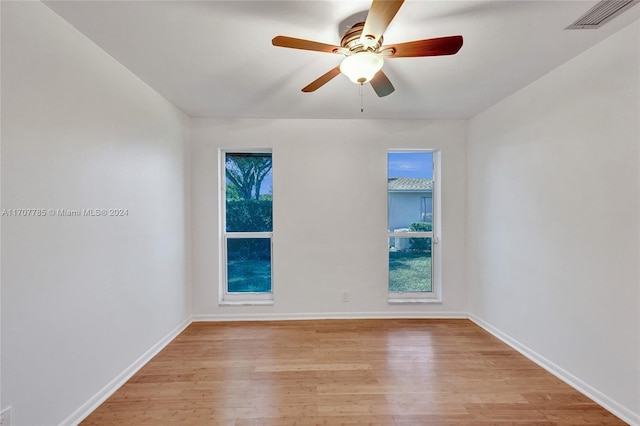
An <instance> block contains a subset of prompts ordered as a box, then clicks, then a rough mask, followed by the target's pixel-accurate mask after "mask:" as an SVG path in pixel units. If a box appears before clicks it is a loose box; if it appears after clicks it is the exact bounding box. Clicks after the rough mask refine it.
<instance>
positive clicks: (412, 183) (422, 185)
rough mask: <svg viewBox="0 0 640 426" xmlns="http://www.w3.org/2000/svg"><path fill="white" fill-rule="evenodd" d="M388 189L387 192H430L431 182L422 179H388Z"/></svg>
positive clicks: (431, 188)
mask: <svg viewBox="0 0 640 426" xmlns="http://www.w3.org/2000/svg"><path fill="white" fill-rule="evenodd" d="M388 188H389V191H431V190H433V181H432V180H431V179H423V178H408V177H390V178H389V179H388Z"/></svg>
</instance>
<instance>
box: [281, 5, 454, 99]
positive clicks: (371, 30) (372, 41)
mask: <svg viewBox="0 0 640 426" xmlns="http://www.w3.org/2000/svg"><path fill="white" fill-rule="evenodd" d="M402 3H404V0H373V2H372V3H371V7H370V8H369V13H368V14H367V18H366V20H365V22H358V23H356V24H355V25H353V26H352V27H351V28H350V29H349V30H347V31H346V33H345V34H344V36H343V37H342V40H341V42H340V46H334V45H331V44H325V43H320V42H316V41H311V40H304V39H300V38H293V37H286V36H277V37H275V38H274V39H273V40H271V43H272V44H273V45H274V46H279V47H289V48H292V49H302V50H312V51H315V52H327V53H335V54H340V55H344V56H346V58H344V59H343V60H342V63H340V65H338V66H336V67H335V68H333V69H331V70H330V71H329V72H327V73H325V74H323V75H321V76H320V77H318V78H317V79H315V80H314V81H312V82H311V83H309V84H308V85H307V86H305V87H304V88H303V89H302V91H303V92H314V91H315V90H317V89H319V88H320V87H322V86H324V85H325V84H326V83H328V82H329V81H330V80H331V79H333V78H334V77H335V76H337V75H338V74H340V73H342V74H345V75H346V76H347V77H348V78H349V79H350V80H351V81H353V82H354V83H356V84H360V85H363V84H365V83H371V87H373V90H374V91H375V92H376V94H377V95H378V96H380V97H382V96H387V95H389V94H391V93H392V92H393V91H394V90H395V89H394V87H393V85H392V84H391V82H390V81H389V78H387V76H386V75H385V73H384V72H383V71H382V64H383V62H384V59H385V58H389V59H392V58H412V57H419V56H441V55H453V54H455V53H457V52H458V50H460V48H461V47H462V36H460V35H455V36H450V37H440V38H431V39H426V40H416V41H410V42H406V43H399V44H393V45H390V46H384V45H382V41H383V37H382V35H383V33H384V31H385V30H386V29H387V27H388V26H389V24H390V23H391V20H392V19H393V18H394V16H395V15H396V13H397V12H398V10H399V9H400V6H402Z"/></svg>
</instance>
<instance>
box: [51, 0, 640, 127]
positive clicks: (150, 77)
mask: <svg viewBox="0 0 640 426" xmlns="http://www.w3.org/2000/svg"><path fill="white" fill-rule="evenodd" d="M596 3H597V1H593V0H590V1H579V0H570V1H560V0H555V1H552V0H548V1H540V0H537V1H520V0H503V1H488V0H475V1H454V0H448V1H412V0H408V1H406V2H405V3H404V5H403V6H402V7H401V8H400V11H399V12H398V14H397V15H396V17H395V19H394V20H393V21H392V23H391V25H390V26H389V28H388V29H387V31H386V32H385V34H384V41H385V43H384V44H394V43H399V42H405V41H412V40H417V39H425V38H432V37H442V36H449V35H456V34H461V35H462V36H463V37H464V45H463V47H462V49H461V50H460V52H458V54H456V55H453V56H442V57H425V58H396V59H387V60H385V64H384V70H385V73H386V74H387V76H388V77H389V79H390V80H391V82H392V83H393V85H394V86H395V88H396V91H395V92H394V93H392V94H391V95H389V96H387V97H384V98H378V97H377V96H376V95H375V93H374V92H373V90H372V89H371V87H368V86H365V87H364V92H363V93H364V106H365V111H364V113H361V112H360V98H359V87H358V86H357V85H355V84H353V83H351V82H350V81H349V80H348V79H347V78H346V77H345V76H342V75H340V76H338V77H336V78H335V79H333V80H332V81H330V82H329V83H327V84H326V85H325V86H323V87H321V88H320V89H318V91H316V92H314V93H302V92H301V91H300V89H301V88H302V87H304V86H306V85H307V84H308V83H310V82H311V81H313V80H314V79H316V78H317V77H319V76H320V75H322V74H324V73H325V72H326V71H328V70H329V69H331V68H333V67H334V66H336V65H337V64H339V62H340V60H341V58H342V56H340V55H335V54H329V53H320V52H309V51H303V50H295V49H285V48H280V47H274V46H272V45H271V39H272V38H273V37H275V36H276V35H286V36H291V37H297V38H307V39H310V40H315V41H320V42H324V43H329V44H339V42H340V38H341V34H340V33H339V24H340V22H341V21H344V20H346V19H347V18H348V17H350V16H351V15H353V14H356V13H358V12H362V11H365V10H367V9H368V8H369V5H370V1H366V0H365V1H266V0H263V1H138V0H136V1H50V2H46V4H47V6H49V7H50V8H51V9H52V10H54V11H55V12H56V13H57V14H59V15H60V16H61V17H62V18H64V19H65V20H66V21H68V22H69V23H70V24H71V25H73V26H74V27H76V28H77V29H78V30H80V31H81V32H82V33H84V34H85V35H86V36H87V37H88V38H90V39H91V40H93V41H94V42H95V43H96V44H97V45H99V46H100V47H101V48H103V49H104V50H105V51H106V52H108V53H109V54H110V55H111V56H113V57H114V58H115V59H116V60H118V61H119V62H120V63H122V64H123V65H124V66H126V67H127V68H128V69H130V70H131V71H132V72H133V73H135V74H136V75H138V76H139V77H140V78H141V79H142V80H144V81H145V82H146V83H147V84H149V85H150V86H151V87H153V88H154V89H155V90H156V91H158V92H159V93H161V94H162V95H163V96H165V97H166V98H167V99H169V100H170V101H171V102H173V103H174V104H175V105H176V106H177V107H178V108H180V109H181V110H182V111H184V112H185V113H186V114H188V115H189V116H192V117H233V118H237V117H252V118H259V117H262V118H447V119H464V118H469V117H472V116H473V115H475V114H477V113H478V112H480V111H482V110H484V109H485V108H487V107H488V106H490V105H492V104H494V103H496V102H497V101H499V100H500V99H502V98H504V97H505V96H507V95H509V94H511V93H513V92H515V91H517V90H518V89H520V88H522V87H523V86H525V85H527V84H528V83H530V82H532V81H534V80H535V79H537V78H539V77H541V76H542V75H544V74H546V73H547V72H549V71H551V70H552V69H554V68H556V67H557V66H559V65H560V64H562V63H563V62H565V61H567V60H569V59H570V58H572V57H574V56H576V55H577V54H579V53H581V52H582V51H584V50H586V49H587V48H589V47H590V46H593V45H594V44H596V43H597V42H598V41H600V40H602V39H604V38H606V37H607V36H609V35H610V34H613V33H614V32H616V31H617V30H619V29H620V28H622V27H623V26H625V25H627V24H629V23H631V22H633V21H634V20H636V19H638V17H639V16H640V7H638V6H636V7H632V8H631V9H630V10H628V11H627V12H625V13H624V14H623V15H621V16H619V17H617V18H616V19H614V20H612V21H610V22H609V23H607V24H606V25H604V26H603V27H601V28H600V29H597V30H564V28H565V27H566V26H568V25H569V24H571V23H572V22H573V21H575V20H576V19H577V18H579V17H580V16H581V15H582V14H583V13H584V12H586V11H587V10H588V9H589V8H591V7H592V6H593V5H594V4H596Z"/></svg>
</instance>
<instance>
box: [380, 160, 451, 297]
mask: <svg viewBox="0 0 640 426" xmlns="http://www.w3.org/2000/svg"><path fill="white" fill-rule="evenodd" d="M387 160H388V161H387V203H388V206H387V207H388V224H387V228H388V230H387V232H388V239H389V300H390V301H391V302H415V301H434V300H435V301H437V300H439V293H440V292H439V287H440V284H439V275H438V272H439V271H438V262H437V261H438V259H439V245H438V237H437V235H438V227H437V225H438V222H437V218H438V214H437V213H438V204H437V201H438V187H439V186H438V180H437V177H438V174H439V153H438V152H437V151H392V152H389V154H388V159H387Z"/></svg>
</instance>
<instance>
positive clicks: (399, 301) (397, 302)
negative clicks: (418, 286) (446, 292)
mask: <svg viewBox="0 0 640 426" xmlns="http://www.w3.org/2000/svg"><path fill="white" fill-rule="evenodd" d="M407 303H418V304H420V303H442V299H389V304H390V305H402V304H407Z"/></svg>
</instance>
